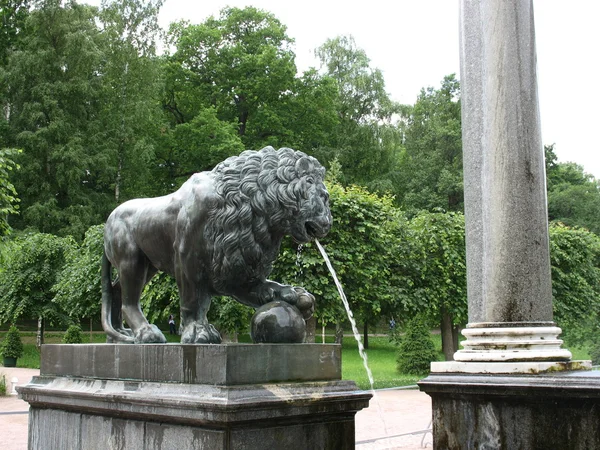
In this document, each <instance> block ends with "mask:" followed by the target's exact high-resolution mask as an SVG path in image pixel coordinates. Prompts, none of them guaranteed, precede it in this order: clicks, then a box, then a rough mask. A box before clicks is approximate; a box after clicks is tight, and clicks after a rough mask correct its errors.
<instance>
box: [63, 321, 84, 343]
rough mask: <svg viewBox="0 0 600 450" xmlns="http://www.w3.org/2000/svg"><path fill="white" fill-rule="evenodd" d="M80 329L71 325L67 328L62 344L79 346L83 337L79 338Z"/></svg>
mask: <svg viewBox="0 0 600 450" xmlns="http://www.w3.org/2000/svg"><path fill="white" fill-rule="evenodd" d="M81 333H82V331H81V327H80V326H79V325H71V326H69V328H67V331H66V333H65V335H64V336H63V343H64V344H81V343H82V342H83V337H82V336H81Z"/></svg>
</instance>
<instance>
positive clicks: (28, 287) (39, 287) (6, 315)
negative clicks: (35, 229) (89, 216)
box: [0, 233, 75, 323]
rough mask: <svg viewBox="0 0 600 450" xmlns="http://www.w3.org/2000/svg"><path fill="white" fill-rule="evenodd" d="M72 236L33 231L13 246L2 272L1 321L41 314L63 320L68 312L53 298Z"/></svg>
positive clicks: (55, 320) (36, 316)
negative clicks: (62, 236)
mask: <svg viewBox="0 0 600 450" xmlns="http://www.w3.org/2000/svg"><path fill="white" fill-rule="evenodd" d="M74 246H75V242H74V241H73V239H72V238H70V237H69V238H60V237H57V236H53V235H50V234H43V233H32V234H27V235H24V236H22V237H19V238H18V239H16V240H15V242H14V245H13V246H11V253H10V254H9V255H8V256H7V261H6V267H5V270H4V271H3V272H0V322H16V321H17V320H18V319H20V318H28V319H29V318H33V319H37V318H39V317H41V318H43V319H48V320H50V322H51V323H54V322H63V321H64V320H65V319H66V316H65V313H64V311H63V310H62V308H60V307H59V305H58V304H56V303H55V302H53V301H52V297H53V296H52V286H54V284H55V283H56V280H57V279H58V276H59V274H60V272H61V270H62V268H63V266H64V264H65V261H66V255H67V254H69V252H70V251H71V250H72V249H73V248H74Z"/></svg>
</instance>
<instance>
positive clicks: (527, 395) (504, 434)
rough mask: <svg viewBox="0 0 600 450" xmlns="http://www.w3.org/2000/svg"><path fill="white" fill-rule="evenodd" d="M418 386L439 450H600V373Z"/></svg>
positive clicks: (450, 378) (438, 377)
mask: <svg viewBox="0 0 600 450" xmlns="http://www.w3.org/2000/svg"><path fill="white" fill-rule="evenodd" d="M471 364H473V363H471ZM419 386H420V388H421V389H422V390H423V391H425V392H427V394H429V395H430V396H431V398H432V407H433V442H434V445H435V449H436V450H471V449H527V450H548V449H570V450H590V449H599V448H600V427H598V424H599V423H600V372H595V371H580V372H563V373H558V374H553V373H548V374H544V375H478V374H472V375H467V374H451V373H448V374H431V375H430V376H429V377H427V378H426V379H424V380H422V381H420V382H419Z"/></svg>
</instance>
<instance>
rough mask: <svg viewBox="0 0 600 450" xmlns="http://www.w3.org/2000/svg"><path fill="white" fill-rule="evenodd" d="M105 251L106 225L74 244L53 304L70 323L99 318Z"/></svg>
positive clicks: (58, 283) (60, 275) (57, 280)
mask: <svg viewBox="0 0 600 450" xmlns="http://www.w3.org/2000/svg"><path fill="white" fill-rule="evenodd" d="M103 251H104V225H95V226H92V227H90V228H89V229H88V230H87V231H86V232H85V238H84V239H83V242H82V243H81V245H73V246H71V247H70V248H69V251H68V253H67V254H66V255H65V256H66V257H65V264H64V266H63V269H62V270H61V271H60V273H59V275H58V277H57V279H56V283H55V284H54V285H53V286H52V292H53V294H54V299H53V301H54V302H55V303H56V304H57V305H59V306H60V308H61V309H62V310H63V311H66V312H67V313H68V315H69V317H71V320H73V321H75V322H79V321H80V320H81V319H82V318H84V317H87V318H89V319H90V330H91V324H92V319H94V318H98V317H99V316H100V299H101V298H102V291H101V281H102V280H101V278H100V269H101V260H102V252H103Z"/></svg>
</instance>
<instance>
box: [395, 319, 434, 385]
mask: <svg viewBox="0 0 600 450" xmlns="http://www.w3.org/2000/svg"><path fill="white" fill-rule="evenodd" d="M436 359H437V357H436V352H435V346H434V345H433V342H432V341H431V337H430V332H429V328H428V327H427V325H425V322H424V321H423V320H422V319H421V318H419V317H415V318H413V319H411V320H409V321H408V323H407V324H406V333H405V334H404V336H402V337H401V339H400V346H399V348H398V358H397V360H396V362H397V363H398V365H397V369H398V372H400V373H407V374H413V375H421V374H425V373H427V372H429V366H430V363H431V361H435V360H436Z"/></svg>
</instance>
